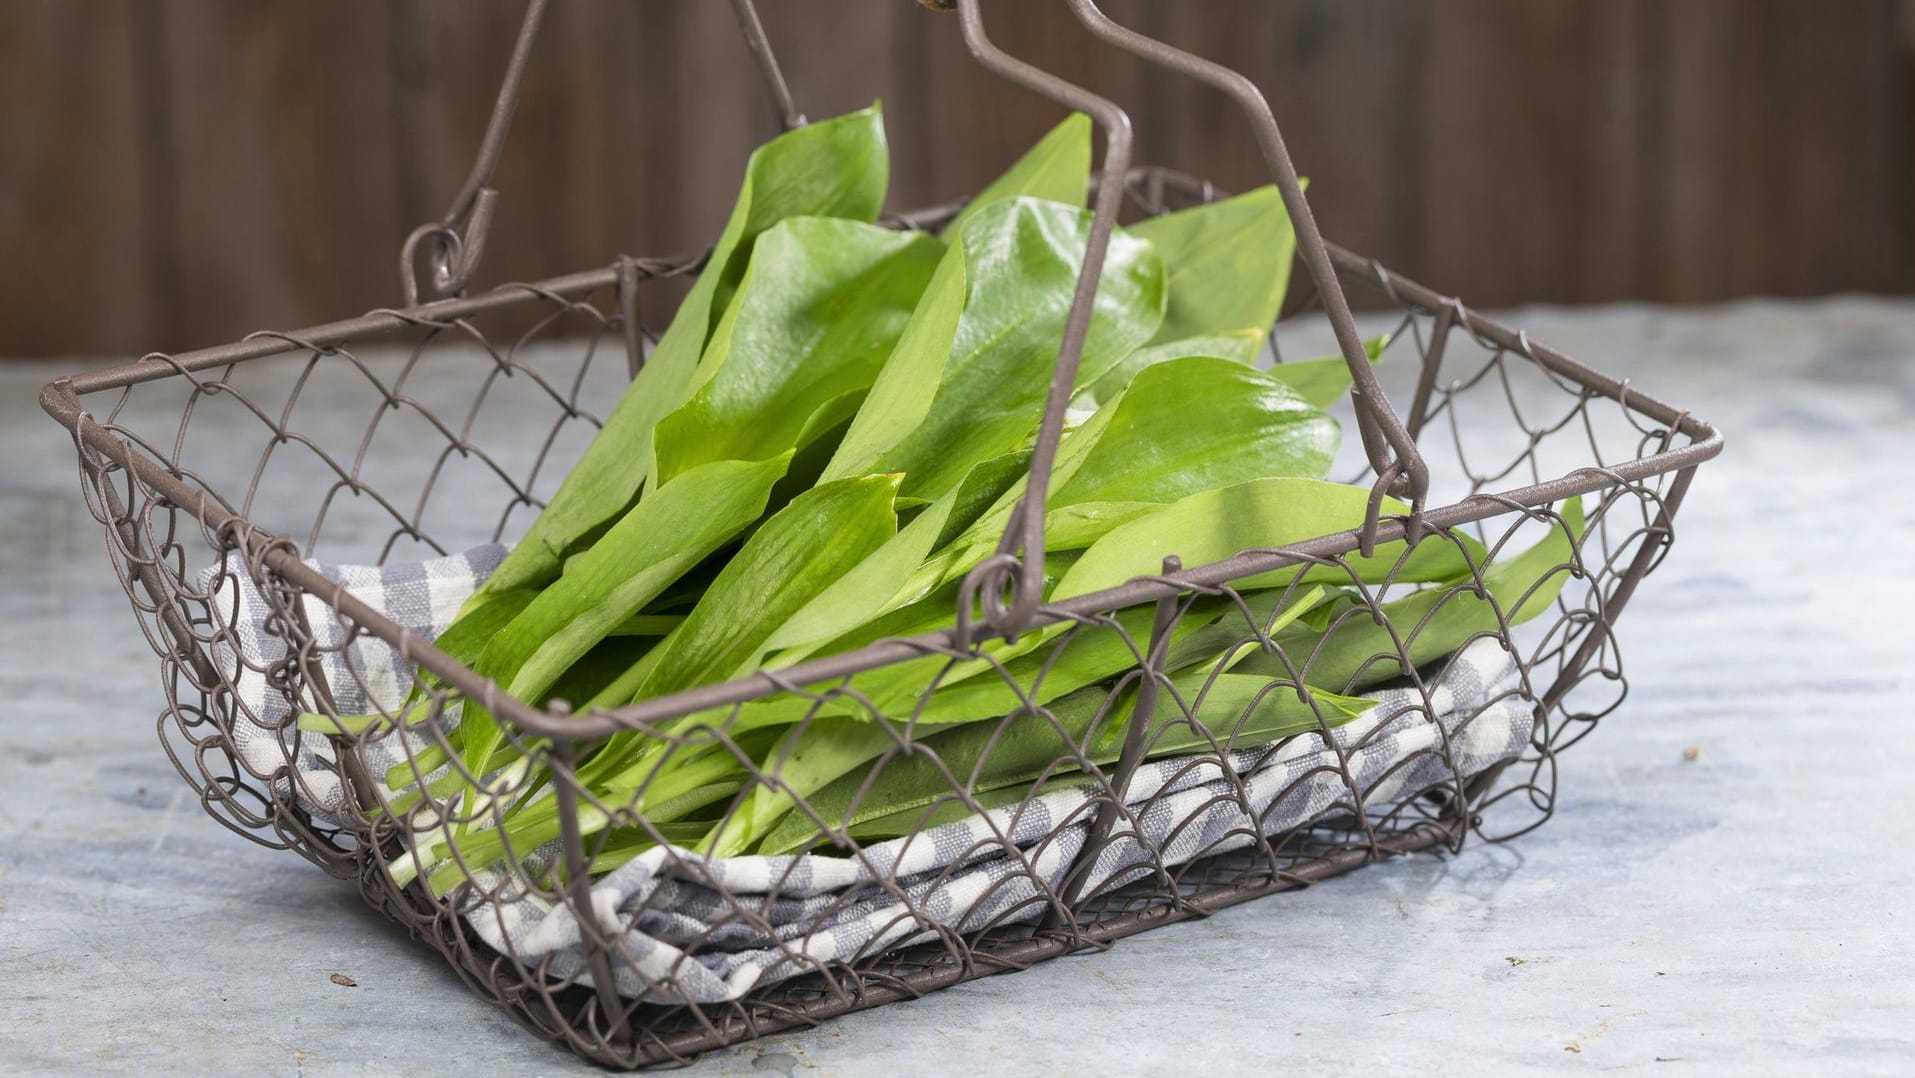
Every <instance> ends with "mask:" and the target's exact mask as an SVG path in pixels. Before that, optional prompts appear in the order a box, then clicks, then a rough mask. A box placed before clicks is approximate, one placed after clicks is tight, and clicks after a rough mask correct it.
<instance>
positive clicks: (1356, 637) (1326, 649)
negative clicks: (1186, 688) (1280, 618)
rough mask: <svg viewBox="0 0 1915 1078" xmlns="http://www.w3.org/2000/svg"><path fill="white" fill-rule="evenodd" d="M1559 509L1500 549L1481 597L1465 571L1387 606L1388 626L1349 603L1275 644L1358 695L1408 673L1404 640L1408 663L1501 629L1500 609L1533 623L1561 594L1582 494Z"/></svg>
mask: <svg viewBox="0 0 1915 1078" xmlns="http://www.w3.org/2000/svg"><path fill="white" fill-rule="evenodd" d="M1561 513H1562V518H1563V523H1562V524H1560V525H1552V526H1551V528H1550V532H1549V534H1548V535H1546V536H1544V537H1542V538H1541V539H1539V540H1538V541H1537V542H1536V543H1535V544H1534V545H1533V546H1531V547H1530V548H1529V549H1528V550H1525V551H1523V552H1522V553H1521V554H1517V555H1513V556H1512V555H1509V554H1507V553H1504V552H1500V551H1499V552H1498V553H1497V555H1496V560H1495V561H1493V562H1491V564H1490V565H1489V567H1488V568H1487V569H1484V570H1482V585H1483V594H1480V595H1479V594H1477V591H1476V583H1475V578H1474V576H1473V575H1472V574H1470V573H1467V572H1465V573H1462V574H1459V575H1458V576H1456V577H1453V578H1451V579H1449V580H1445V581H1442V582H1440V583H1438V584H1437V585H1436V586H1433V587H1429V588H1425V589H1423V590H1421V591H1417V592H1413V593H1412V594H1410V595H1406V596H1404V597H1403V598H1401V599H1396V600H1393V601H1391V602H1387V603H1384V604H1383V607H1382V609H1383V613H1384V614H1385V616H1386V617H1387V618H1388V619H1389V625H1388V626H1384V625H1379V624H1377V623H1376V621H1375V619H1374V618H1373V617H1372V616H1371V614H1370V612H1369V611H1368V609H1367V608H1365V607H1362V606H1360V605H1359V606H1355V607H1345V608H1343V609H1340V610H1337V611H1335V612H1334V614H1333V616H1331V617H1330V618H1329V620H1328V622H1327V623H1325V624H1302V623H1299V624H1297V625H1293V626H1292V627H1291V628H1290V630H1288V631H1286V632H1285V633H1282V634H1279V635H1278V637H1277V642H1278V644H1279V645H1280V646H1281V647H1282V648H1283V650H1284V653H1285V655H1286V656H1287V657H1288V658H1289V660H1290V662H1292V663H1295V664H1297V665H1298V666H1299V667H1300V668H1301V670H1302V672H1303V676H1304V678H1305V679H1306V680H1308V681H1309V682H1310V683H1311V684H1320V685H1333V686H1336V687H1338V688H1340V689H1342V690H1343V691H1345V692H1360V691H1362V690H1363V689H1365V688H1368V687H1370V686H1373V685H1379V684H1382V683H1383V682H1386V681H1390V680H1392V679H1394V678H1397V677H1401V676H1403V675H1404V674H1405V673H1406V671H1405V670H1404V669H1403V662H1402V659H1401V658H1400V653H1399V650H1398V648H1399V645H1398V640H1399V638H1406V639H1405V643H1404V646H1405V647H1406V648H1407V650H1408V651H1409V656H1410V664H1411V665H1412V666H1422V665H1424V664H1426V663H1430V662H1434V661H1435V660H1437V659H1440V658H1442V657H1443V656H1445V655H1448V654H1450V653H1452V652H1454V651H1456V650H1457V649H1459V648H1461V647H1463V646H1464V645H1465V644H1467V643H1469V642H1470V640H1472V639H1473V638H1475V637H1477V636H1480V635H1483V634H1486V633H1495V632H1497V631H1498V627H1499V622H1498V619H1497V614H1498V612H1499V611H1500V613H1501V614H1502V617H1503V618H1504V619H1507V621H1508V622H1509V624H1511V625H1517V624H1521V623H1522V622H1525V621H1528V620H1529V619H1530V618H1533V617H1535V616H1537V615H1538V614H1541V613H1543V612H1544V611H1545V610H1548V609H1549V608H1550V605H1551V604H1553V603H1554V602H1555V601H1556V597H1557V596H1558V595H1560V594H1561V593H1562V589H1563V585H1564V584H1566V583H1568V581H1569V578H1570V575H1571V572H1572V568H1573V565H1574V559H1575V553H1576V546H1577V544H1578V543H1580V542H1581V541H1582V536H1583V532H1584V521H1583V508H1582V499H1581V498H1571V499H1569V500H1568V501H1566V502H1564V503H1563V506H1562V510H1561ZM1478 565H1479V566H1480V565H1481V562H1478ZM1306 620H1309V619H1306ZM1392 628H1394V631H1395V635H1393V634H1392ZM1282 668H1283V663H1282V660H1280V659H1278V658H1276V657H1275V656H1254V657H1251V658H1249V659H1246V660H1245V661H1244V663H1243V667H1242V669H1243V670H1245V671H1246V672H1256V673H1261V672H1274V671H1278V670H1281V669H1282Z"/></svg>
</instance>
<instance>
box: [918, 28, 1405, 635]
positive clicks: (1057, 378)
mask: <svg viewBox="0 0 1915 1078" xmlns="http://www.w3.org/2000/svg"><path fill="white" fill-rule="evenodd" d="M922 2H924V4H925V6H926V7H931V8H933V9H936V10H948V9H949V8H950V7H952V6H953V0H922ZM1065 2H1066V3H1067V4H1068V5H1069V7H1070V8H1071V11H1072V12H1073V14H1075V15H1076V17H1077V19H1078V21H1080V22H1082V23H1083V24H1084V25H1085V27H1086V28H1088V29H1089V30H1090V31H1091V33H1092V34H1093V35H1094V36H1096V37H1097V38H1099V39H1100V40H1102V41H1105V42H1108V43H1110V44H1113V45H1116V46H1117V47H1118V48H1120V49H1123V50H1124V51H1126V52H1130V53H1133V54H1135V55H1137V56H1139V57H1141V58H1142V59H1144V60H1145V61H1146V62H1148V63H1152V64H1155V65H1157V66H1160V67H1164V68H1167V69H1169V70H1172V71H1174V72H1177V73H1179V74H1182V75H1186V76H1188V77H1190V78H1193V79H1197V80H1199V81H1201V82H1205V83H1208V84H1210V85H1212V86H1215V87H1217V88H1218V89H1220V90H1222V91H1224V92H1225V93H1227V94H1229V95H1230V96H1231V97H1232V98H1233V99H1235V100H1236V102H1237V103H1238V105H1239V106H1240V107H1242V109H1243V110H1244V112H1245V114H1246V115H1247V116H1248V117H1249V118H1250V121H1251V126H1252V127H1253V129H1254V130H1255V132H1256V135H1257V143H1258V147H1259V149H1261V150H1262V152H1263V156H1264V162H1265V164H1266V165H1267V166H1268V168H1269V169H1270V172H1271V175H1272V178H1273V179H1274V180H1275V182H1276V185H1277V189H1278V191H1279V193H1280V194H1281V195H1282V198H1283V203H1284V208H1285V210H1286V211H1287V212H1288V213H1289V215H1290V218H1291V222H1292V225H1293V227H1294V228H1295V230H1296V234H1297V246H1298V251H1299V253H1300V254H1301V255H1302V258H1303V261H1304V266H1305V268H1306V269H1307V270H1308V272H1309V273H1310V277H1311V280H1312V281H1313V282H1314V283H1315V285H1316V287H1317V291H1318V293H1319V295H1320V296H1321V298H1322V301H1323V306H1324V311H1325V313H1326V314H1327V316H1328V317H1329V319H1330V326H1331V330H1332V332H1333V333H1334V334H1335V335H1336V339H1337V347H1338V349H1339V350H1340V351H1341V352H1342V353H1343V360H1344V362H1345V363H1346V364H1347V365H1348V366H1349V368H1350V396H1351V400H1352V402H1353V403H1354V405H1355V408H1356V415H1357V427H1358V430H1359V431H1360V432H1361V434H1362V438H1363V447H1364V452H1365V454H1366V455H1367V456H1368V457H1369V460H1370V466H1371V468H1372V469H1373V470H1374V471H1375V473H1376V476H1377V481H1376V483H1375V485H1374V488H1373V489H1372V491H1371V496H1370V501H1369V510H1368V513H1367V514H1366V516H1365V520H1364V523H1363V527H1362V529H1361V532H1360V535H1359V539H1360V543H1359V546H1360V549H1361V551H1362V552H1363V554H1364V555H1365V556H1368V555H1369V554H1370V553H1372V552H1373V551H1374V549H1375V545H1376V531H1377V527H1378V525H1379V524H1380V523H1381V512H1380V511H1381V508H1382V503H1383V495H1384V494H1385V493H1386V492H1391V491H1393V492H1397V493H1402V494H1406V495H1408V497H1409V500H1410V503H1411V527H1410V532H1411V534H1415V533H1416V531H1417V527H1416V523H1417V520H1418V518H1419V517H1420V515H1421V512H1422V508H1423V502H1424V498H1425V496H1426V494H1427V493H1428V490H1429V468H1428V466H1427V465H1426V464H1425V463H1424V461H1423V457H1422V454H1421V453H1420V452H1418V450H1417V447H1416V440H1415V438H1414V437H1412V436H1411V435H1410V433H1409V431H1408V430H1406V429H1405V428H1404V426H1403V422H1402V420H1401V419H1400V418H1399V417H1398V416H1397V414H1396V410H1395V409H1394V408H1393V407H1392V406H1391V405H1390V402H1389V399H1388V398H1387V397H1386V396H1385V395H1384V393H1383V390H1382V388H1381V386H1380V385H1379V384H1378V382H1377V379H1376V372H1375V371H1374V370H1372V369H1371V367H1370V360H1369V354H1368V353H1367V352H1366V351H1365V350H1364V347H1363V341H1362V338H1361V337H1359V336H1358V335H1357V329H1356V320H1355V318H1354V317H1353V316H1352V315H1351V313H1350V305H1349V301H1348V300H1347V299H1346V298H1345V297H1344V295H1343V288H1342V285H1341V283H1340V282H1339V281H1338V280H1337V276H1336V271H1335V269H1334V268H1333V267H1332V265H1331V263H1330V254H1329V250H1328V248H1327V247H1326V246H1325V245H1324V242H1323V235H1322V233H1321V232H1319V231H1318V229H1317V224H1316V218H1315V216H1314V215H1313V214H1312V213H1311V212H1310V204H1309V202H1308V200H1307V199H1305V197H1304V194H1303V185H1302V183H1301V182H1300V181H1299V180H1298V178H1297V172H1296V167H1295V165H1293V164H1292V163H1291V160H1290V153H1289V150H1288V149H1287V148H1286V147H1285V145H1284V142H1283V135H1282V133H1281V132H1280V131H1279V130H1278V128H1277V121H1276V117H1275V115H1274V114H1273V113H1272V112H1271V111H1270V105H1269V103H1268V102H1267V101H1265V100H1264V97H1263V94H1262V93H1261V92H1260V91H1259V90H1258V89H1257V87H1256V84H1255V83H1252V82H1251V81H1250V80H1249V79H1248V78H1246V77H1244V75H1243V74H1242V73H1240V72H1238V71H1235V70H1232V69H1231V68H1228V67H1225V66H1223V65H1222V64H1218V63H1214V62H1212V61H1209V60H1205V59H1203V58H1202V57H1199V56H1195V55H1192V54H1191V53H1187V52H1184V51H1182V50H1180V49H1176V48H1173V47H1172V46H1170V45H1168V44H1165V43H1164V42H1161V41H1158V40H1157V39H1155V38H1152V37H1148V36H1146V35H1143V34H1140V33H1137V32H1136V31H1134V30H1130V29H1127V28H1126V27H1123V26H1121V25H1119V24H1117V23H1115V22H1112V21H1111V20H1110V19H1109V18H1108V17H1106V16H1105V15H1104V13H1103V12H1101V11H1099V10H1098V9H1097V5H1096V4H1095V3H1094V2H1093V0H1065ZM954 5H955V7H956V9H957V12H958V15H959V19H960V21H961V23H962V26H963V31H964V42H965V45H966V47H967V48H968V49H969V50H970V53H971V55H972V57H973V58H974V59H976V60H977V61H978V62H979V63H980V64H982V65H983V66H984V67H985V68H987V69H989V70H990V71H992V72H993V73H995V74H997V75H999V76H1000V77H1003V78H1005V79H1008V80H1010V81H1012V82H1015V83H1018V84H1020V85H1022V86H1025V87H1027V88H1029V89H1031V90H1034V91H1036V92H1037V93H1039V94H1042V95H1044V96H1045V97H1048V98H1050V99H1051V100H1053V101H1057V102H1059V103H1061V104H1064V105H1066V106H1067V107H1070V108H1075V109H1077V110H1079V111H1081V112H1086V113H1089V114H1090V115H1091V117H1092V119H1094V120H1095V121H1096V123H1097V125H1098V126H1099V127H1101V128H1102V129H1103V130H1104V133H1105V137H1106V146H1105V153H1104V167H1103V170H1102V172H1101V174H1100V175H1099V179H1098V186H1097V199H1096V206H1095V212H1094V214H1093V216H1092V219H1091V231H1090V237H1089V240H1088V241H1087V243H1086V244H1085V249H1084V262H1083V265H1082V267H1081V268H1080V270H1079V271H1078V280H1077V291H1076V294H1075V295H1074V296H1073V297H1072V301H1071V309H1070V314H1069V317H1068V319H1067V320H1066V322H1065V326H1064V338H1063V342H1062V345H1061V346H1060V348H1059V349H1058V355H1057V364H1056V366H1055V367H1054V368H1053V370H1052V373H1051V383H1050V389H1049V394H1048V396H1047V398H1046V400H1045V405H1044V416H1043V420H1042V422H1041V424H1040V425H1039V427H1038V433H1037V440H1036V443H1035V445H1034V447H1033V449H1032V453H1031V465H1030V478H1029V481H1028V483H1027V485H1026V490H1025V496H1024V498H1023V499H1022V500H1021V501H1019V502H1018V504H1017V506H1016V507H1015V508H1014V509H1013V511H1012V514H1011V519H1010V521H1009V523H1008V524H1007V525H1006V526H1005V530H1004V536H1003V538H1002V539H1000V540H999V541H998V546H997V550H996V552H995V553H994V554H993V555H992V556H991V557H990V558H987V559H986V560H985V561H983V562H982V563H980V564H979V565H978V566H977V567H976V568H975V569H973V570H972V571H971V572H970V573H968V574H966V576H965V578H964V581H963V584H962V585H961V587H960V589H959V592H958V621H957V628H958V636H959V639H960V640H961V641H965V642H968V641H969V639H970V631H971V623H970V619H971V611H972V610H973V608H974V607H981V608H982V612H983V615H984V621H985V624H986V625H988V626H989V627H990V629H991V630H992V631H993V633H995V634H997V635H1001V636H1004V637H1006V638H1007V639H1010V638H1015V637H1016V636H1017V635H1018V634H1019V633H1021V632H1022V631H1023V630H1024V629H1025V628H1027V627H1028V626H1029V625H1030V622H1031V620H1032V619H1033V618H1034V617H1035V616H1036V614H1037V608H1038V606H1039V604H1040V602H1041V599H1042V595H1043V573H1044V517H1045V500H1046V495H1047V489H1046V488H1047V486H1048V480H1049V478H1050V469H1051V465H1052V463H1053V462H1054V461H1055V459H1056V455H1057V448H1058V442H1059V440H1060V439H1061V438H1062V435H1063V426H1064V412H1065V409H1066V408H1067V407H1068V405H1069V403H1070V399H1071V388H1072V383H1073V381H1074V380H1075V378H1076V375H1077V367H1078V362H1079V360H1080V359H1081V358H1082V356H1083V350H1084V337H1085V333H1086V331H1087V330H1088V328H1089V324H1090V312H1091V306H1092V304H1093V302H1094V300H1095V298H1096V294H1097V285H1098V282H1099V279H1100V278H1101V277H1102V275H1103V269H1104V258H1105V254H1106V251H1107V249H1108V247H1109V243H1110V235H1111V231H1112V229H1113V228H1114V227H1115V225H1116V218H1117V210H1118V204H1119V202H1120V200H1121V197H1122V187H1123V177H1124V174H1125V173H1126V172H1128V171H1129V167H1130V142H1131V131H1130V118H1129V117H1128V116H1127V115H1126V114H1125V113H1124V111H1123V110H1122V109H1120V108H1118V107H1117V106H1116V105H1114V104H1112V103H1111V102H1109V101H1107V100H1105V99H1104V98H1101V97H1098V96H1097V95H1095V94H1092V93H1090V92H1089V91H1087V90H1085V89H1083V88H1082V87H1079V86H1076V85H1074V84H1072V83H1069V82H1066V81H1064V80H1063V79H1060V78H1058V77H1057V76H1055V75H1052V74H1050V73H1048V72H1045V71H1042V70H1040V69H1038V68H1036V67H1033V66H1032V65H1030V64H1027V63H1024V62H1023V61H1020V60H1018V59H1016V58H1014V57H1012V56H1009V55H1007V54H1005V53H1004V52H1002V51H1000V50H999V49H997V48H996V47H995V46H994V45H992V44H991V42H990V40H989V38H988V37H987V36H986V35H985V32H984V24H983V18H982V16H981V15H980V14H979V11H978V0H954ZM1007 597H1008V598H1007Z"/></svg>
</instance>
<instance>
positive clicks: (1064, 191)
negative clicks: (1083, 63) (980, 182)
mask: <svg viewBox="0 0 1915 1078" xmlns="http://www.w3.org/2000/svg"><path fill="white" fill-rule="evenodd" d="M1090 135H1091V122H1090V117H1088V116H1086V115H1084V114H1083V113H1081V112H1073V113H1071V114H1070V115H1069V116H1067V117H1065V118H1064V122H1063V123H1061V124H1058V125H1057V126H1056V127H1053V128H1051V131H1050V133H1049V134H1047V135H1045V136H1044V137H1043V138H1042V139H1039V140H1038V142H1037V145H1035V146H1032V147H1031V148H1030V149H1029V150H1026V151H1025V152H1024V156H1022V157H1020V158H1018V159H1017V163H1016V164H1014V165H1012V166H1011V167H1010V168H1009V169H1008V170H1006V171H1005V173H1004V175H1002V176H999V177H998V178H997V179H995V180H993V181H991V185H990V186H989V187H986V188H985V189H984V190H982V191H980V192H978V195H977V197H976V198H973V199H972V200H971V201H970V203H969V204H967V205H966V206H965V207H964V209H963V210H962V211H961V212H960V213H959V214H958V215H957V216H956V217H954V218H952V219H951V223H950V224H948V225H945V226H944V232H943V233H942V234H943V236H944V238H945V239H950V238H951V237H952V236H960V235H963V233H964V226H965V225H966V224H967V223H968V222H969V221H970V220H971V218H973V217H975V216H977V214H978V211H979V210H981V209H982V208H984V207H985V206H989V205H991V204H992V203H994V202H1003V201H1005V200H1007V199H1012V198H1017V197H1019V196H1020V195H1029V196H1030V197H1032V198H1041V199H1045V200H1047V201H1050V202H1065V203H1069V204H1070V205H1072V206H1082V205H1083V204H1084V195H1085V194H1086V192H1088V191H1089V190H1090Z"/></svg>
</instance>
